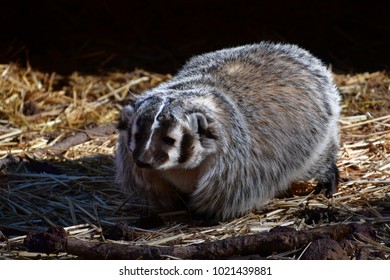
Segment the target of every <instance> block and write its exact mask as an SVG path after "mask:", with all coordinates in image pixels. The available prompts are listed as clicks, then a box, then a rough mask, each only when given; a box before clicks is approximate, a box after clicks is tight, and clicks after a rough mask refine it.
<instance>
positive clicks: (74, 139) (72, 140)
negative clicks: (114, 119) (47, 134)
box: [47, 124, 116, 154]
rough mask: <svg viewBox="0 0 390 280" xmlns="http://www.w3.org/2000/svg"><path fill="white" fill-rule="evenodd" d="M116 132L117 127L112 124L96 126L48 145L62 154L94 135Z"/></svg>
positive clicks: (50, 149)
mask: <svg viewBox="0 0 390 280" xmlns="http://www.w3.org/2000/svg"><path fill="white" fill-rule="evenodd" d="M115 132H116V127H115V126H114V125H112V124H110V125H104V126H98V127H94V128H91V129H87V130H85V131H80V132H78V133H76V134H75V135H73V136H69V137H67V138H65V139H63V140H62V141H60V142H58V143H56V144H54V145H53V146H50V147H48V148H47V150H49V151H50V152H51V153H54V154H60V153H62V152H64V151H67V150H68V149H69V148H70V147H73V146H76V145H79V144H82V143H84V142H87V141H89V140H91V139H93V138H94V137H97V136H104V135H110V134H114V133H115Z"/></svg>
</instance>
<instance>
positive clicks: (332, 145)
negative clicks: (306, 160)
mask: <svg viewBox="0 0 390 280" xmlns="http://www.w3.org/2000/svg"><path fill="white" fill-rule="evenodd" d="M338 150H339V145H338V141H337V139H335V138H333V139H331V140H330V142H329V144H328V145H327V148H326V149H325V151H326V153H325V154H324V155H322V156H321V157H320V158H321V160H320V161H319V162H318V163H317V164H316V168H314V170H316V171H315V172H314V173H312V175H313V177H314V179H316V181H317V182H318V183H317V187H316V190H315V193H316V194H318V193H321V192H322V191H324V194H325V196H326V197H331V196H332V194H333V193H335V192H337V189H338V184H339V169H338V168H337V165H336V161H337V151H338Z"/></svg>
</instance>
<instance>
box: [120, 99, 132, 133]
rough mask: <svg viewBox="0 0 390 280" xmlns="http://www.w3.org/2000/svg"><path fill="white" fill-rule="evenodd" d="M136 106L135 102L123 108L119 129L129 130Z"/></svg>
mask: <svg viewBox="0 0 390 280" xmlns="http://www.w3.org/2000/svg"><path fill="white" fill-rule="evenodd" d="M134 112H135V110H134V106H133V104H129V105H126V106H125V107H123V109H122V115H121V118H120V120H119V123H118V125H117V129H118V130H127V129H128V128H129V126H130V125H131V123H132V122H133V118H134Z"/></svg>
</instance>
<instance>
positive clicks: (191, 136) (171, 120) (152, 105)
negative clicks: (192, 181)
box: [119, 97, 217, 170]
mask: <svg viewBox="0 0 390 280" xmlns="http://www.w3.org/2000/svg"><path fill="white" fill-rule="evenodd" d="M181 105H182V104H180V103H179V102H178V101H173V100H169V99H168V98H161V97H149V98H147V99H144V100H141V101H138V102H136V103H135V104H130V105H127V106H125V107H124V108H123V110H122V120H121V123H122V125H120V127H119V129H120V133H121V135H122V137H124V139H126V141H125V142H126V145H127V148H128V149H129V150H130V152H131V153H132V156H133V161H134V162H135V163H136V164H137V166H138V167H141V168H152V169H156V170H167V169H172V168H186V169H188V168H195V167H197V166H198V165H199V164H200V163H201V162H202V161H203V160H204V159H205V158H206V157H207V156H209V155H211V154H212V153H215V151H216V139H217V137H216V133H215V130H214V129H213V126H212V120H211V119H210V117H206V114H205V113H202V112H200V110H196V109H193V110H190V111H186V110H184V109H183V106H181Z"/></svg>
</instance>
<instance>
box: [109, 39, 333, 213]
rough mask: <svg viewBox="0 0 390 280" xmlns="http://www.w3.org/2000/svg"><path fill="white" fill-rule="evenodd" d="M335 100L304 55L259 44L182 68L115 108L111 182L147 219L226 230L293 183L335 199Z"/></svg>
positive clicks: (328, 79) (322, 74)
mask: <svg viewBox="0 0 390 280" xmlns="http://www.w3.org/2000/svg"><path fill="white" fill-rule="evenodd" d="M339 101H340V96H339V93H338V90H337V88H336V86H335V84H334V82H333V80H332V75H331V73H330V72H329V71H328V70H327V68H326V67H325V66H324V65H323V64H322V63H321V61H319V60H318V59H317V58H315V57H313V56H312V55H311V54H310V53H309V52H307V51H305V50H303V49H301V48H299V47H297V46H294V45H284V44H271V43H259V44H253V45H245V46H241V47H236V48H229V49H223V50H220V51H216V52H211V53H207V54H204V55H200V56H196V57H194V58H192V59H190V60H189V61H188V62H187V63H186V64H185V65H184V67H183V68H182V69H181V70H180V71H179V72H178V73H177V75H175V76H174V77H173V78H172V79H171V80H169V81H167V82H165V83H162V84H160V85H158V86H157V87H155V88H153V89H150V90H148V91H146V92H145V93H144V94H143V95H142V96H141V97H139V98H138V99H137V100H136V101H135V102H134V103H132V104H129V105H127V106H125V107H124V108H123V111H122V119H121V121H120V125H119V132H120V135H119V140H118V145H117V152H116V165H117V182H118V183H119V184H120V185H121V187H122V189H123V190H126V191H128V192H130V193H131V195H135V196H137V197H140V198H143V199H144V200H145V202H146V203H148V204H149V205H151V206H154V207H156V209H164V210H174V209H177V208H178V207H179V206H180V205H182V204H183V202H184V204H185V205H186V206H187V208H188V209H189V210H190V211H192V212H193V213H197V214H200V215H203V216H204V217H206V218H210V219H211V218H213V219H216V220H226V219H229V218H234V217H237V216H239V215H242V214H244V213H247V212H248V211H250V210H252V209H258V208H260V207H261V206H262V205H264V204H265V203H266V202H267V201H268V200H269V199H272V198H274V197H275V196H276V195H278V194H279V193H281V192H283V191H286V190H287V189H288V187H289V186H290V184H291V183H292V182H294V181H298V180H310V179H315V180H317V181H318V188H319V189H326V193H327V194H331V193H332V192H334V191H335V190H336V189H337V184H338V169H337V167H336V155H337V151H338V148H339V128H338V118H339V114H340V106H339Z"/></svg>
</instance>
